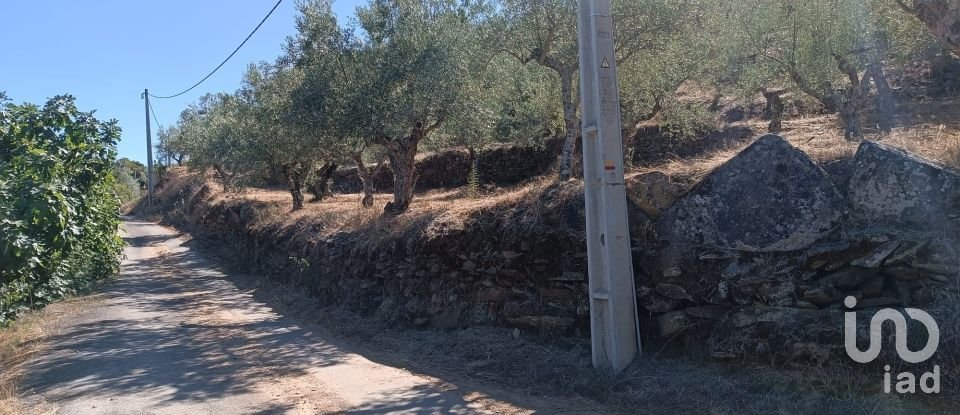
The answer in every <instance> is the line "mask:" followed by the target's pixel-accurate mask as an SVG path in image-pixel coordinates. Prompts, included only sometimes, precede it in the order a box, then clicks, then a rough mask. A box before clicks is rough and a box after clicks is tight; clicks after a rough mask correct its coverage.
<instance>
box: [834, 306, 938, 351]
mask: <svg viewBox="0 0 960 415" xmlns="http://www.w3.org/2000/svg"><path fill="white" fill-rule="evenodd" d="M843 304H844V305H846V306H847V308H850V309H852V308H854V307H856V306H857V299H856V298H854V297H852V296H849V297H847V298H846V299H844V300H843ZM904 311H906V312H907V315H908V316H910V318H912V319H914V320H917V321H919V322H921V323H923V325H924V326H925V327H926V328H927V333H929V335H928V337H927V344H926V346H924V347H923V348H922V349H920V350H919V351H916V352H914V351H911V350H910V349H909V348H907V319H906V318H905V317H904V316H903V314H902V313H900V312H899V311H897V310H894V309H891V308H884V309H882V310H880V311H878V312H877V314H874V315H873V318H872V319H871V320H870V345H869V346H868V347H867V350H866V351H860V349H859V348H857V313H855V312H849V311H848V312H844V313H843V314H844V316H843V326H844V336H843V343H844V344H843V345H844V347H845V348H846V349H847V354H848V355H849V356H850V358H851V359H853V360H854V361H856V362H858V363H869V362H872V361H873V360H874V359H876V358H877V356H879V355H880V346H881V345H880V340H881V337H882V334H883V322H885V321H892V322H893V326H894V332H895V335H896V343H895V344H896V347H897V354H898V355H900V358H901V359H903V360H904V361H906V362H909V363H920V362H923V361H926V360H927V359H929V358H931V357H933V354H934V353H935V352H936V351H937V347H938V346H939V345H940V327H939V326H937V322H936V321H934V320H933V317H931V316H930V314H927V313H926V312H925V311H923V310H918V309H915V308H904Z"/></svg>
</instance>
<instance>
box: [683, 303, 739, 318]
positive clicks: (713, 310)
mask: <svg viewBox="0 0 960 415" xmlns="http://www.w3.org/2000/svg"><path fill="white" fill-rule="evenodd" d="M685 311H686V312H687V315H689V316H690V317H695V318H702V319H705V320H721V319H723V317H724V316H726V315H727V313H729V312H730V307H720V306H704V307H690V308H687V309H686V310H685Z"/></svg>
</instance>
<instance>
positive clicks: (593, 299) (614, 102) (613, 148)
mask: <svg viewBox="0 0 960 415" xmlns="http://www.w3.org/2000/svg"><path fill="white" fill-rule="evenodd" d="M578 6H579V25H578V32H579V44H580V99H581V102H582V106H581V112H582V118H583V183H584V193H585V199H586V213H587V262H588V266H589V270H588V271H589V275H590V332H591V333H590V335H591V338H592V344H593V348H592V349H593V366H594V367H595V368H597V369H601V370H610V371H612V372H614V373H619V372H621V371H623V369H625V368H626V367H627V366H628V365H629V364H630V363H631V362H632V361H633V360H634V359H635V358H636V357H637V355H638V354H639V353H640V335H639V326H638V325H637V294H636V289H635V288H634V283H633V260H632V257H631V254H630V231H629V224H628V222H627V195H626V190H625V188H624V180H623V138H622V137H621V132H620V96H619V89H618V87H617V56H616V53H615V51H614V44H613V17H612V16H611V15H610V0H578Z"/></svg>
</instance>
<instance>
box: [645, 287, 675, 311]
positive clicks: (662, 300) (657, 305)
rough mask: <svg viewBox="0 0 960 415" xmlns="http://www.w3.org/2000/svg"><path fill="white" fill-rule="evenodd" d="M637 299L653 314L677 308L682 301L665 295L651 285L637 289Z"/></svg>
mask: <svg viewBox="0 0 960 415" xmlns="http://www.w3.org/2000/svg"><path fill="white" fill-rule="evenodd" d="M637 301H638V302H639V304H640V306H641V307H643V309H644V310H647V311H648V312H651V313H653V314H660V313H666V312H668V311H671V310H676V309H677V308H678V307H680V304H681V303H682V301H681V300H674V299H672V298H667V297H664V296H663V295H660V294H658V293H657V292H656V291H654V290H652V289H650V288H649V287H640V288H639V289H637Z"/></svg>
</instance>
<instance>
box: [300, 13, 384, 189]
mask: <svg viewBox="0 0 960 415" xmlns="http://www.w3.org/2000/svg"><path fill="white" fill-rule="evenodd" d="M297 8H298V12H299V13H298V15H297V18H296V26H297V34H296V35H295V36H292V37H290V38H289V39H288V41H287V48H286V49H287V50H286V58H285V59H287V60H289V61H290V62H292V63H293V65H295V66H296V67H297V68H300V70H302V71H303V73H304V79H303V82H301V83H300V85H299V86H298V87H297V88H295V89H294V90H293V91H292V95H291V99H292V107H293V111H294V113H295V114H296V120H295V123H296V124H297V125H298V126H299V128H301V129H306V130H310V131H316V132H321V131H322V132H323V134H319V135H318V136H317V137H318V138H320V139H321V140H322V142H321V143H320V145H321V146H322V147H323V148H324V151H325V156H326V163H325V164H324V166H323V167H321V168H320V170H319V171H318V176H319V180H318V181H317V183H316V185H315V193H316V194H317V195H318V198H321V197H322V195H323V194H324V193H325V192H326V191H327V183H328V182H329V177H330V176H331V175H332V174H333V172H334V171H335V170H336V167H337V166H338V164H341V163H345V162H353V163H356V165H357V171H358V174H359V176H360V180H361V181H362V182H363V198H362V200H361V206H363V207H370V206H373V183H372V180H371V179H370V175H371V172H370V170H369V169H368V168H367V165H366V163H365V162H364V154H365V153H366V152H367V150H368V148H369V144H368V142H367V140H365V139H364V136H363V135H364V134H369V132H368V131H365V126H366V124H365V123H366V122H368V120H369V118H370V116H371V115H372V113H370V112H368V109H369V108H368V107H367V106H366V105H365V102H366V100H367V97H364V96H362V95H358V86H359V85H360V81H361V79H363V78H364V77H367V76H370V75H371V74H372V72H373V71H374V70H376V68H369V67H365V66H364V65H366V64H367V63H366V62H361V61H360V60H359V59H358V54H359V53H361V50H362V49H363V44H362V42H361V41H360V39H359V38H358V37H357V36H356V35H355V34H354V30H355V28H354V27H341V26H340V24H339V23H338V21H337V18H336V16H335V15H334V13H333V11H332V9H331V7H330V1H328V0H306V1H301V2H299V3H298V4H297Z"/></svg>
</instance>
